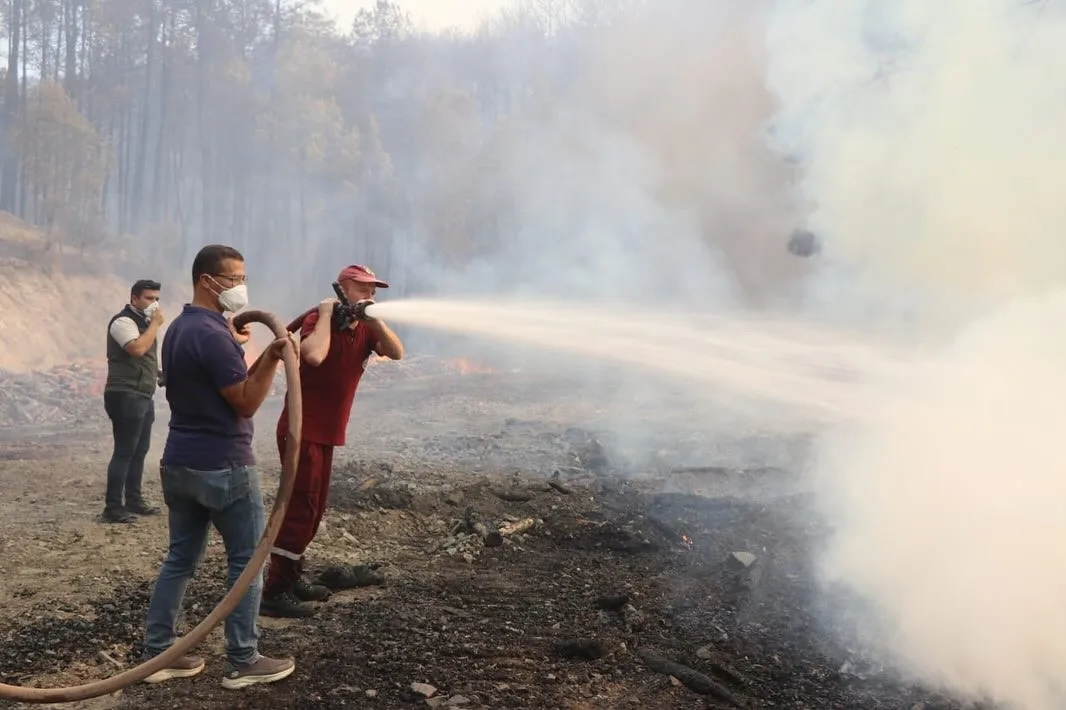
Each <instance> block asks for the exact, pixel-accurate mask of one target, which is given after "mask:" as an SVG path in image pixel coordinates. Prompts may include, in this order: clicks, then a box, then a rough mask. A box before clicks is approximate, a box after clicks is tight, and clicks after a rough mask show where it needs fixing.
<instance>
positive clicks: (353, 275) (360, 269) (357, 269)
mask: <svg viewBox="0 0 1066 710" xmlns="http://www.w3.org/2000/svg"><path fill="white" fill-rule="evenodd" d="M345 280H351V281H361V282H363V283H365V284H374V285H375V286H378V287H379V288H388V287H389V285H388V284H387V283H385V282H384V281H382V280H381V279H379V278H378V277H377V276H375V275H374V272H373V271H371V270H370V267H369V266H363V265H362V264H352V265H351V266H345V267H344V268H343V269H342V270H341V273H340V276H338V277H337V281H338V282H339V281H345Z"/></svg>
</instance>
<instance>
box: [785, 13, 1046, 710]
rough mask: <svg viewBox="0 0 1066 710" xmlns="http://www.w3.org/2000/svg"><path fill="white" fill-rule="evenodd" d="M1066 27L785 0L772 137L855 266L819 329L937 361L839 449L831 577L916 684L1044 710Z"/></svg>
mask: <svg viewBox="0 0 1066 710" xmlns="http://www.w3.org/2000/svg"><path fill="white" fill-rule="evenodd" d="M1064 13H1066V10H1064V8H1063V7H1062V4H1061V3H1055V2H1047V3H1026V2H1022V1H1020V0H937V1H936V2H930V1H929V0H894V1H889V0H873V1H871V2H860V1H859V0H854V1H852V2H838V1H837V0H803V1H801V0H785V1H783V2H781V3H780V4H779V5H778V7H777V11H776V14H775V15H774V17H773V22H772V26H771V32H770V38H769V52H770V57H771V64H770V72H769V79H770V84H771V86H772V88H773V90H774V91H775V93H776V94H777V95H778V97H779V98H780V99H781V101H782V111H781V113H780V115H779V117H778V119H777V120H776V121H775V124H774V126H773V135H774V138H775V140H776V141H777V144H778V147H779V148H780V149H781V150H783V151H786V152H787V153H788V154H789V155H790V156H792V157H794V158H796V159H798V160H799V161H800V163H801V165H802V168H803V171H804V180H803V190H804V195H805V198H806V199H807V201H808V203H809V206H810V208H811V216H810V221H809V226H810V227H811V228H813V229H814V230H815V231H816V232H819V233H820V234H821V236H822V237H823V238H824V243H825V246H824V249H825V253H826V254H827V255H828V258H830V259H832V260H835V261H836V262H837V263H836V265H835V267H834V274H835V275H834V276H833V277H832V278H830V277H829V276H826V278H824V279H823V280H821V281H820V282H819V283H818V284H817V286H816V289H817V290H818V291H819V295H820V298H821V300H820V307H822V308H834V309H839V308H840V304H842V303H845V302H846V303H847V304H848V306H849V307H851V308H854V307H855V304H856V302H857V300H858V299H859V297H860V295H861V298H863V299H865V301H864V303H865V305H864V306H863V307H864V308H865V309H866V315H867V317H869V316H870V314H872V313H874V312H880V313H881V314H890V313H894V314H896V315H898V314H899V313H900V312H901V311H900V310H898V308H897V307H898V306H900V305H902V306H903V307H904V308H905V311H903V312H905V313H906V315H907V318H908V321H907V322H908V327H911V328H914V329H918V328H920V327H923V326H924V327H926V328H928V329H930V330H931V331H932V332H934V333H935V334H937V335H938V336H939V339H940V346H939V350H938V351H937V352H933V353H932V354H930V355H929V357H928V361H927V362H926V364H925V366H923V367H918V368H915V369H914V370H912V371H909V372H908V373H907V374H906V375H905V376H903V377H897V378H894V379H893V381H892V382H881V383H874V386H873V388H872V393H871V396H870V401H869V405H868V407H867V408H866V411H865V412H864V417H863V419H862V420H861V421H860V423H858V424H856V425H855V426H854V427H853V428H850V429H848V430H846V431H845V430H838V431H837V432H835V433H834V434H833V435H832V436H830V437H827V438H826V439H825V440H824V441H823V443H822V447H821V453H820V459H819V463H818V472H817V475H818V482H817V483H818V489H819V491H820V493H821V499H822V501H823V503H824V504H825V509H826V511H827V512H828V513H829V514H830V517H831V521H832V522H833V523H834V524H835V534H834V536H833V538H832V540H831V541H830V544H829V545H828V548H827V550H826V551H825V555H824V558H823V562H824V571H825V572H826V575H827V579H828V580H831V581H834V582H838V583H843V584H845V585H847V586H848V587H850V588H851V589H852V590H853V591H854V592H857V593H858V594H859V595H860V596H861V597H862V598H864V600H865V601H867V602H870V603H872V604H873V605H874V607H875V608H876V610H877V611H878V612H879V614H880V616H881V617H882V619H883V620H884V621H887V622H888V626H887V628H888V629H890V633H888V634H887V635H886V636H883V637H882V640H883V642H884V648H883V649H882V650H884V651H886V652H887V653H889V654H891V656H892V657H893V658H894V660H895V661H896V662H897V663H899V664H900V665H902V666H903V667H904V668H906V669H907V670H909V671H911V672H912V673H913V674H915V675H916V676H918V677H920V678H922V679H923V680H926V681H929V682H932V683H938V684H939V683H942V684H944V685H946V686H947V687H949V688H951V689H953V690H954V691H956V692H958V693H960V694H964V695H969V696H972V697H988V696H991V697H993V698H995V699H997V700H1000V701H1003V702H1006V703H1008V704H1010V705H1011V706H1014V707H1018V708H1024V709H1025V710H1051V708H1059V707H1063V702H1066V700H1064V698H1066V696H1064V695H1063V693H1062V688H1063V686H1064V684H1063V679H1066V554H1063V553H1062V541H1063V540H1066V447H1064V446H1063V445H1062V442H1063V436H1064V433H1066V330H1064V328H1063V325H1064V323H1066V305H1064V304H1066V300H1064V298H1063V296H1062V295H1061V294H1060V293H1059V292H1058V289H1061V288H1062V287H1063V285H1064V281H1066V268H1064V265H1066V239H1064V238H1063V236H1062V234H1061V233H1060V230H1061V229H1062V227H1063V225H1066V200H1063V199H1062V196H1061V194H1060V191H1061V189H1062V185H1064V184H1066V180H1064V178H1066V130H1064V128H1063V126H1066V120H1064V119H1066V91H1063V89H1062V85H1061V82H1062V80H1061V78H1060V77H1061V76H1062V75H1063V69H1064V68H1066V14H1064ZM860 287H861V288H860ZM875 309H878V310H875Z"/></svg>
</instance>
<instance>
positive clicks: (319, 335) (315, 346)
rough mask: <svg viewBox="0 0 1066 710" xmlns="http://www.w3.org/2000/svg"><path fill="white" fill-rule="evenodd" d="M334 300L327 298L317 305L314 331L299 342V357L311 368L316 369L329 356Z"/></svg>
mask: <svg viewBox="0 0 1066 710" xmlns="http://www.w3.org/2000/svg"><path fill="white" fill-rule="evenodd" d="M336 302H337V299H335V298H327V299H326V300H324V301H322V303H320V304H318V320H317V321H316V322H315V327H314V330H312V331H311V332H310V333H308V334H307V337H305V338H304V339H303V340H301V341H300V357H302V358H303V360H304V362H306V363H307V364H308V365H310V366H311V367H318V366H319V365H321V364H322V361H323V360H325V359H326V356H327V355H329V341H330V337H331V334H330V328H331V325H332V320H333V304H334V303H336Z"/></svg>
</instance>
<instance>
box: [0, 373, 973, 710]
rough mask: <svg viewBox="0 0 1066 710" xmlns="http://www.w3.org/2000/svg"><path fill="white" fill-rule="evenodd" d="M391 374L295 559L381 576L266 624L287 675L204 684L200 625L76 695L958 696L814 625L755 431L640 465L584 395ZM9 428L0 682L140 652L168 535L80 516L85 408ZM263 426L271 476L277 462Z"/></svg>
mask: <svg viewBox="0 0 1066 710" xmlns="http://www.w3.org/2000/svg"><path fill="white" fill-rule="evenodd" d="M408 367H409V368H412V370H413V369H414V367H415V366H414V365H408ZM409 374H410V376H408V377H406V378H404V379H401V378H399V377H394V378H392V379H389V378H387V377H385V376H384V375H382V376H380V377H377V378H369V379H368V383H367V388H366V391H365V393H364V394H362V395H361V399H360V403H359V405H358V411H359V412H361V413H365V414H364V415H363V417H362V418H361V419H360V418H357V419H356V421H355V423H354V425H353V427H352V430H351V434H350V437H351V439H350V446H349V449H347V450H346V453H347V454H348V455H349V456H350V457H351V458H349V459H347V460H343V461H342V463H340V464H339V465H338V468H337V471H336V474H335V481H334V488H333V491H332V499H331V503H332V509H331V510H330V512H329V513H328V515H327V519H326V521H325V523H324V525H323V528H322V530H321V532H320V534H319V537H318V539H316V541H315V543H314V544H313V545H312V548H311V550H310V551H309V558H310V560H311V566H312V571H314V570H316V569H321V568H322V567H323V566H325V565H327V564H329V563H332V562H352V563H360V564H375V565H380V568H379V569H380V570H381V571H382V572H383V573H384V575H385V583H384V584H383V585H379V586H372V587H366V588H362V589H359V590H355V591H350V592H342V593H339V594H337V595H335V596H334V597H333V599H331V600H330V601H329V602H328V603H327V604H326V605H324V606H323V608H322V610H321V611H320V613H319V615H318V616H317V617H315V618H314V619H310V620H273V619H264V620H263V622H262V641H261V643H262V649H263V651H264V652H266V653H284V654H292V655H294V656H295V657H296V659H297V663H298V668H297V673H296V674H295V675H294V676H293V677H292V678H291V679H289V680H286V681H284V682H282V683H279V684H277V685H275V686H273V687H267V688H260V689H253V690H251V691H247V692H242V693H236V694H234V693H230V692H227V691H224V690H222V688H221V687H220V685H219V673H220V669H221V666H222V637H221V631H220V630H217V629H216V630H215V631H214V632H212V634H211V635H210V636H209V637H208V639H207V641H205V642H204V643H203V644H202V645H201V649H200V652H201V653H202V654H203V655H205V656H206V657H207V659H208V670H207V671H206V672H205V673H204V674H202V675H201V676H199V677H197V678H195V679H192V680H189V681H174V682H172V683H168V684H164V685H162V686H144V685H140V686H136V687H133V688H130V689H127V690H126V691H124V692H123V693H121V694H119V695H117V696H115V697H111V698H102V699H99V700H96V701H90V702H87V703H83V704H82V705H81V707H86V708H88V707H93V708H104V707H120V708H175V709H176V708H191V707H196V708H261V709H270V708H300V709H303V708H343V707H378V708H415V707H427V706H429V707H468V708H494V709H495V708H568V709H574V710H577V709H579V708H580V709H584V708H626V707H633V708H728V707H748V708H784V707H788V708H810V709H812V710H815V709H817V710H822V709H825V708H903V709H910V708H914V707H921V708H924V709H925V710H934V709H935V708H939V709H941V710H947V709H948V708H956V707H959V706H957V705H954V704H952V703H951V702H950V701H948V700H946V699H943V698H939V697H938V696H936V695H935V694H934V693H932V692H930V691H927V690H923V689H920V688H915V687H912V686H909V685H907V684H906V683H904V682H902V681H901V680H899V679H897V678H894V677H892V676H891V675H890V674H888V673H884V672H881V673H873V672H860V669H862V670H866V671H872V669H869V668H865V667H864V666H863V665H862V662H861V659H860V658H858V657H857V656H856V652H855V651H854V650H850V649H847V648H846V647H845V644H843V643H842V642H841V641H839V637H838V636H836V635H834V634H832V633H829V631H828V630H827V629H826V627H825V624H824V623H823V622H824V620H825V619H826V618H828V617H827V616H826V615H825V614H823V613H822V612H823V611H824V609H825V608H826V606H827V604H828V602H827V601H826V600H825V599H824V596H823V595H821V594H818V593H817V592H816V590H815V588H814V585H813V581H812V579H811V573H810V565H809V557H810V551H811V549H812V546H814V545H816V544H817V543H818V541H819V540H820V539H821V537H822V536H823V535H824V532H825V531H824V530H823V529H822V528H821V527H820V526H819V525H818V524H817V523H815V522H813V521H814V520H815V517H814V515H813V514H812V511H811V510H810V504H811V501H810V499H809V497H808V495H807V494H806V493H805V492H804V491H803V489H802V486H800V485H798V478H799V477H798V476H797V475H796V473H795V472H794V471H792V470H790V469H789V468H788V467H785V466H782V465H781V464H782V459H781V457H780V456H778V455H776V454H775V455H767V456H764V457H763V459H764V460H763V461H762V462H761V465H754V464H756V463H757V462H756V460H755V459H756V458H758V457H754V456H752V455H750V452H749V453H748V454H737V452H736V451H732V450H731V448H730V447H731V446H733V445H734V444H735V445H737V446H740V445H741V444H742V443H743V442H745V441H748V440H749V439H752V436H751V435H747V434H744V433H743V432H741V433H737V432H732V433H729V436H726V435H725V433H723V434H722V435H721V436H720V437H719V439H720V442H721V441H727V442H733V443H732V444H730V445H729V446H725V445H720V446H717V447H711V448H710V449H705V450H707V451H714V452H717V453H716V454H715V458H714V460H707V461H706V462H705V463H706V465H704V466H691V465H688V466H684V467H682V466H679V465H678V466H674V467H673V468H671V465H670V464H669V461H668V459H669V458H670V454H669V452H667V453H663V450H660V457H661V458H662V459H663V461H664V465H663V466H662V467H659V468H656V469H651V468H647V467H644V470H639V469H641V465H638V464H636V463H634V462H633V459H632V458H631V457H628V456H626V455H623V454H621V453H619V452H620V451H622V450H623V449H624V447H623V446H621V444H620V443H619V442H617V441H613V440H612V438H611V436H610V435H609V434H607V433H606V432H597V430H596V428H595V426H594V425H595V417H594V416H591V415H590V414H589V413H588V409H587V406H586V408H585V409H583V408H582V406H583V405H582V403H579V402H571V401H570V400H568V399H567V398H566V397H564V396H561V395H560V393H559V392H556V391H552V390H550V388H548V387H541V388H540V393H539V396H534V395H533V394H531V392H532V390H531V388H529V387H528V386H526V385H523V384H521V383H519V382H516V378H515V377H514V376H513V375H504V374H487V373H481V374H478V375H477V376H476V377H460V376H458V375H456V373H454V372H448V371H443V372H439V371H434V372H432V373H431V374H422V375H419V374H418V373H417V372H412V373H409ZM271 407H272V412H271V413H266V414H264V415H263V417H262V419H261V423H260V425H259V426H260V430H261V431H263V430H267V431H269V425H268V424H267V423H266V422H270V423H271V424H272V422H273V418H272V417H273V416H276V412H277V402H276V401H275V402H273V403H272V405H271ZM371 412H372V413H373V414H370V413H371ZM163 419H164V421H165V417H163ZM704 427H705V425H704V424H700V423H695V424H693V423H692V422H690V423H689V428H690V429H691V430H692V431H698V430H701V429H703V428H704ZM38 429H39V430H41V431H44V429H41V428H40V427H38ZM683 429H684V427H680V426H679V428H678V437H679V439H680V438H684V437H688V438H689V439H690V440H691V439H692V437H693V436H695V435H694V434H693V433H692V431H690V432H688V433H685V432H684V431H682V430H683ZM163 430H164V427H163V426H160V427H159V432H160V433H162V431H163ZM25 433H26V432H19V431H18V430H15V429H13V428H12V429H8V440H6V441H4V442H0V449H2V450H3V452H5V453H3V466H4V473H3V479H4V482H5V486H6V487H7V488H8V489H9V490H10V495H9V496H6V497H5V498H4V500H3V502H2V503H0V505H3V517H2V518H0V521H2V522H0V528H2V530H0V534H2V538H0V539H2V540H3V542H2V544H0V561H2V564H3V569H4V570H5V574H4V575H3V580H2V581H0V592H2V593H3V596H4V598H5V605H4V610H3V611H2V612H0V680H3V682H6V683H17V684H34V685H36V684H40V685H56V684H70V683H75V682H85V681H87V680H91V679H94V678H98V677H102V676H104V675H108V674H111V673H113V672H115V671H117V670H118V669H119V668H120V667H129V665H130V664H132V663H135V662H136V660H137V659H136V657H135V653H136V650H135V649H136V646H137V642H138V639H139V637H140V634H141V629H142V624H143V619H144V613H145V609H146V606H147V602H148V597H149V593H150V588H151V583H152V579H153V574H154V572H155V571H156V569H157V565H158V563H159V561H160V560H161V558H162V555H163V553H164V547H165V532H164V525H163V522H162V521H160V520H145V521H142V522H140V523H139V524H138V525H136V526H134V527H119V528H116V527H108V526H104V525H102V524H100V523H99V522H98V521H97V519H96V516H97V515H98V513H99V501H100V497H101V494H102V483H103V466H104V464H105V461H106V456H107V453H108V441H107V437H106V431H104V430H103V428H102V427H101V424H100V422H99V420H97V421H89V422H83V423H82V425H81V426H79V427H78V428H77V429H76V430H73V431H67V432H66V433H65V436H62V437H60V436H50V437H39V438H38V439H37V440H35V441H30V440H27V439H26V438H25ZM711 435H712V434H708V436H711ZM260 438H261V439H262V441H260V442H259V445H260V447H261V456H262V460H263V462H264V464H265V465H264V468H265V475H266V485H267V487H268V488H270V487H272V486H274V485H275V484H276V480H277V478H276V476H277V467H276V465H273V461H274V459H275V456H274V455H273V453H272V451H271V448H270V445H271V443H272V442H270V441H269V437H265V436H264V437H260ZM720 442H719V443H720ZM748 443H749V444H750V445H751V446H761V444H751V442H750V441H749V442H748ZM5 447H6V448H5ZM789 447H792V448H795V447H794V445H793V444H790V445H789V446H786V447H784V448H786V449H787V448H789ZM734 448H735V447H734ZM694 450H695V449H694V448H693V447H688V448H687V449H686V451H685V452H684V454H685V456H686V457H688V456H689V455H690V454H691V453H692V451H694ZM677 456H680V454H677V453H676V452H675V458H676V457H677ZM675 463H676V462H675ZM690 463H691V462H690ZM742 464H747V465H742ZM148 478H152V477H151V476H149V477H148ZM154 485H155V484H154V481H153V486H154ZM149 490H150V491H152V492H153V493H154V492H156V489H155V488H150V489H149ZM475 523H478V524H479V525H475ZM481 525H484V527H481ZM494 531H498V532H499V533H500V537H499V538H498V539H497V538H492V539H490V540H489V541H488V543H489V544H486V539H483V535H482V533H485V532H490V533H491V532H494ZM497 541H498V542H499V544H498V545H497V544H495V542H497ZM223 565H224V554H223V551H222V548H221V545H220V543H219V541H218V540H217V537H216V538H213V539H212V544H211V546H210V548H209V553H208V556H207V559H206V560H205V561H204V563H203V565H202V566H201V569H200V571H199V573H198V576H197V577H196V579H195V580H194V581H193V583H192V584H191V585H190V588H189V591H188V595H187V598H186V604H185V614H184V616H185V619H184V624H185V625H186V627H187V628H188V627H191V625H192V624H194V623H196V622H197V621H198V620H199V619H200V618H202V617H203V616H204V615H206V614H207V613H208V612H209V611H210V609H211V607H212V606H213V605H214V604H215V603H216V602H217V601H218V600H219V599H220V598H221V596H222V594H223V593H224V586H223V578H224V573H223ZM413 684H423V685H421V686H419V685H414V686H413ZM426 686H431V688H427V687H426ZM413 687H414V688H415V689H412V688H413ZM430 690H432V692H430ZM419 691H421V693H420V692H419ZM426 693H429V694H430V695H431V697H429V698H428V699H427V698H426V697H425V694H426ZM0 705H2V704H0Z"/></svg>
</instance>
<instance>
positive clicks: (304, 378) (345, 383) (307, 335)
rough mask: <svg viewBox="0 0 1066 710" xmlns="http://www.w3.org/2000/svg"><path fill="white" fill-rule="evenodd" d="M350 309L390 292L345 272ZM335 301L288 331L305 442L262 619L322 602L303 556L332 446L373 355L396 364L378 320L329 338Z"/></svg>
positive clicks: (370, 276) (284, 417)
mask: <svg viewBox="0 0 1066 710" xmlns="http://www.w3.org/2000/svg"><path fill="white" fill-rule="evenodd" d="M337 282H338V283H339V284H340V287H341V289H342V291H343V292H344V295H345V296H346V297H347V298H348V300H349V301H350V302H352V303H358V302H359V301H363V300H368V299H370V300H372V299H373V298H374V295H375V293H376V291H377V288H379V287H380V288H388V287H389V285H388V284H387V283H385V282H384V281H382V280H380V279H379V278H378V277H377V276H375V275H374V272H373V271H371V270H370V269H369V268H367V267H366V266H360V265H353V266H348V267H346V268H345V269H344V270H343V271H341V273H340V276H338V277H337ZM336 304H337V299H334V298H329V299H326V300H324V301H322V303H321V304H319V307H318V310H317V311H315V310H311V311H308V312H307V313H306V314H305V315H304V316H303V317H302V323H301V322H300V319H297V320H296V321H294V322H293V323H292V324H290V326H289V329H290V330H294V329H295V328H296V327H299V329H300V337H301V341H300V360H301V361H300V391H301V394H302V396H303V412H304V414H303V436H302V437H301V439H300V462H299V465H298V467H297V470H296V484H295V486H294V488H293V492H292V499H291V500H290V502H289V507H288V510H287V511H286V513H285V520H284V522H283V523H282V526H281V532H279V533H278V537H277V540H275V542H274V549H273V550H272V551H271V552H272V554H271V556H270V568H269V571H268V573H267V579H266V584H265V586H264V589H263V601H262V604H261V605H260V613H261V614H263V615H264V616H275V617H301V616H311V615H312V614H314V613H315V608H314V607H313V606H312V605H310V604H308V603H307V602H311V601H324V600H325V599H327V598H328V597H329V589H327V588H326V587H324V586H322V585H317V584H315V585H308V584H306V583H304V582H303V580H302V579H301V575H302V573H303V554H304V550H306V549H307V545H308V544H309V543H310V542H311V540H313V539H314V537H315V533H317V532H318V525H319V522H320V521H321V520H322V514H323V512H325V509H326V500H327V497H328V495H329V481H330V476H331V474H332V469H333V447H335V446H344V440H345V433H346V431H347V429H348V418H349V416H350V415H351V411H352V403H353V402H354V401H355V390H356V388H358V387H359V381H360V380H361V379H362V377H363V371H364V370H365V368H366V364H367V362H368V361H369V360H370V355H371V353H377V354H378V355H381V356H382V357H387V358H390V359H392V360H399V359H401V358H402V357H403V344H402V343H401V342H400V339H399V338H398V337H396V334H395V333H393V332H392V330H391V329H390V328H389V327H388V326H387V325H385V323H384V322H383V321H380V320H377V319H374V318H370V319H366V320H356V321H354V322H353V323H352V324H351V325H350V326H348V327H346V328H345V329H344V330H343V331H339V332H332V327H331V323H332V314H333V309H334V307H335V305H336ZM287 434H288V406H287V405H286V407H285V409H284V410H283V411H282V412H281V416H280V417H279V418H278V428H277V437H278V451H279V453H280V454H281V457H282V459H284V458H285V437H286V435H287Z"/></svg>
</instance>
